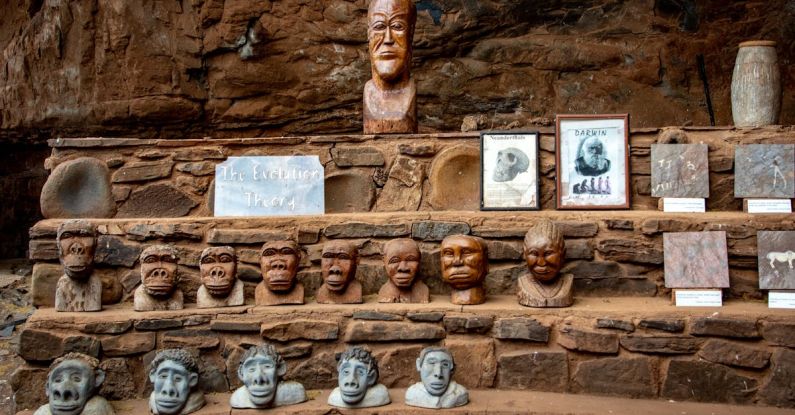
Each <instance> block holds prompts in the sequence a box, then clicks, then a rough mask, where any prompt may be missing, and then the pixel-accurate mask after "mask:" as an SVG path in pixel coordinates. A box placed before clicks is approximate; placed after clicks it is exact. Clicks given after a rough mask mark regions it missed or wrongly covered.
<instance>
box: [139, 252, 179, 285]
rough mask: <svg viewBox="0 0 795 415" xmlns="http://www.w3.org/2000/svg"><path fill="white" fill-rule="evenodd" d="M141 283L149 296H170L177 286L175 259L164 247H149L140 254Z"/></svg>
mask: <svg viewBox="0 0 795 415" xmlns="http://www.w3.org/2000/svg"><path fill="white" fill-rule="evenodd" d="M141 281H142V282H143V284H144V288H146V292H147V293H148V294H149V295H152V296H155V297H165V296H168V295H171V292H172V291H174V288H175V287H176V285H177V257H176V255H174V253H173V251H172V250H170V249H168V248H166V247H158V246H155V247H149V248H147V249H145V250H144V251H143V252H142V253H141Z"/></svg>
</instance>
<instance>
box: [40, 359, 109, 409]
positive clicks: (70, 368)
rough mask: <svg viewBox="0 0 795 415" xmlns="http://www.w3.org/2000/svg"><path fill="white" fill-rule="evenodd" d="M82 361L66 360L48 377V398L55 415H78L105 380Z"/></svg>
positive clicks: (101, 373) (102, 375)
mask: <svg viewBox="0 0 795 415" xmlns="http://www.w3.org/2000/svg"><path fill="white" fill-rule="evenodd" d="M96 375H97V376H95V373H94V369H92V368H91V366H89V365H88V363H86V362H84V361H82V360H66V361H64V362H62V363H61V364H59V365H58V366H56V367H55V368H54V369H53V370H52V371H51V372H50V373H49V375H48V376H47V389H46V390H47V398H49V401H50V412H52V414H53V415H77V414H80V413H82V412H83V408H84V407H85V405H86V402H88V400H89V399H90V398H91V396H92V395H93V392H94V390H95V388H96V387H98V386H99V385H100V384H101V383H102V380H103V379H104V372H101V371H97V374H96Z"/></svg>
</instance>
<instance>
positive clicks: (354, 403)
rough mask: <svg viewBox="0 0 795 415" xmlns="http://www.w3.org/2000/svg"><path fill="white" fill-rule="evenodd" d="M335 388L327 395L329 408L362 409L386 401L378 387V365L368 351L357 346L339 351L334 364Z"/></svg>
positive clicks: (382, 389) (380, 386)
mask: <svg viewBox="0 0 795 415" xmlns="http://www.w3.org/2000/svg"><path fill="white" fill-rule="evenodd" d="M337 372H338V374H339V386H338V387H337V388H335V389H334V390H333V391H332V392H331V395H329V399H328V403H329V405H333V406H339V407H347V408H366V407H372V406H381V405H386V404H388V403H389V402H390V400H389V393H388V392H387V389H386V387H385V386H384V385H381V384H378V362H376V360H375V358H374V357H373V355H372V354H371V353H370V351H369V350H367V349H364V348H362V347H359V346H354V347H350V348H348V349H347V350H345V352H343V353H342V354H341V355H340V357H339V361H338V362H337Z"/></svg>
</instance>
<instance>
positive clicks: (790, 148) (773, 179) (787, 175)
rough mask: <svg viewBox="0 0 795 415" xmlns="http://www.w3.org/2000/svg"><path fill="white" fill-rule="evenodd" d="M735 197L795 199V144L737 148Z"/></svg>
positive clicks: (735, 150)
mask: <svg viewBox="0 0 795 415" xmlns="http://www.w3.org/2000/svg"><path fill="white" fill-rule="evenodd" d="M734 197H738V198H740V197H746V198H747V197H773V198H775V197H781V198H790V199H791V198H794V197H795V144H752V145H745V146H737V147H735V149H734Z"/></svg>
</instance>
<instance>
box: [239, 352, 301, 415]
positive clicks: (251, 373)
mask: <svg viewBox="0 0 795 415" xmlns="http://www.w3.org/2000/svg"><path fill="white" fill-rule="evenodd" d="M285 373H287V364H286V363H285V362H284V359H282V357H281V356H280V355H279V353H278V352H277V351H276V348H274V347H273V346H272V345H270V344H262V345H259V346H254V347H251V348H249V349H248V350H246V352H245V353H244V354H243V357H242V358H241V359H240V366H238V368H237V376H238V378H239V379H240V381H241V382H243V386H241V387H240V388H238V389H237V390H236V391H235V393H234V394H232V397H231V398H230V400H229V403H230V405H231V406H232V407H233V408H271V407H276V406H284V405H292V404H296V403H300V402H304V401H305V400H306V393H305V391H304V387H303V386H302V385H301V384H300V383H297V382H284V381H282V380H281V379H282V377H284V374H285Z"/></svg>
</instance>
